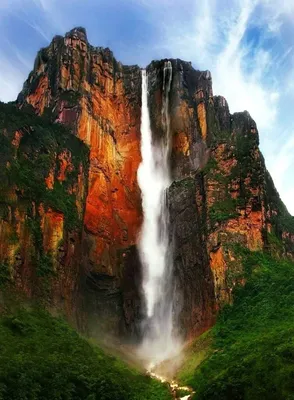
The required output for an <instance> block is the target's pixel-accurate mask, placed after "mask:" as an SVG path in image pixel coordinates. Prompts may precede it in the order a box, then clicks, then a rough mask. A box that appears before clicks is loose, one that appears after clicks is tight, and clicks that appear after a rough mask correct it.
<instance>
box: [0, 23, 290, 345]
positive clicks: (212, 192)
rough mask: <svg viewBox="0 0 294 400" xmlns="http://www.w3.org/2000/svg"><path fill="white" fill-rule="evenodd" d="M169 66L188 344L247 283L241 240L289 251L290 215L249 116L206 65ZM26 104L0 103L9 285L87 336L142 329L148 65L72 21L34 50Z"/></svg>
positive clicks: (154, 112) (153, 82)
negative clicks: (232, 103) (221, 92)
mask: <svg viewBox="0 0 294 400" xmlns="http://www.w3.org/2000/svg"><path fill="white" fill-rule="evenodd" d="M165 61H167V60H162V61H153V62H152V63H151V64H150V65H149V66H148V67H147V71H148V82H149V94H150V96H149V107H150V113H151V125H152V130H153V135H154V140H159V139H160V138H161V137H162V135H163V130H164V129H165V128H166V126H164V122H163V117H162V105H163V87H164V85H163V80H164V65H165ZM170 61H171V64H172V69H173V76H172V82H171V90H170V94H169V110H168V111H169V116H170V127H171V130H170V138H169V140H170V148H171V154H170V166H171V173H172V177H173V181H174V182H173V184H172V185H171V187H170V188H169V191H168V201H169V207H170V223H171V238H173V241H174V274H175V282H176V287H177V304H178V306H179V309H180V310H181V311H180V314H179V318H180V324H179V325H180V328H181V330H182V332H183V333H184V334H185V335H186V337H187V338H191V337H193V336H195V335H197V334H199V333H201V332H203V331H204V330H205V329H207V328H208V327H210V326H211V325H212V324H213V322H214V320H215V316H216V313H217V310H218V309H219V308H220V307H221V306H222V305H223V304H224V303H227V302H229V301H231V291H232V288H233V287H234V285H236V284H237V283H240V282H241V283H242V282H243V281H244V271H242V268H241V267H240V265H241V263H240V259H238V256H237V255H236V254H237V253H236V251H235V249H236V247H235V246H238V245H242V246H245V247H247V248H249V249H251V250H263V249H267V250H270V251H272V252H275V253H276V254H279V255H286V254H287V255H291V254H293V249H294V226H293V225H294V223H293V217H291V216H290V215H289V214H288V213H287V210H286V208H285V206H284V205H283V203H282V202H281V200H280V198H279V195H278V193H277V192H276V189H275V187H274V184H273V182H272V180H271V178H270V176H269V174H268V172H267V171H266V168H265V164H264V160H263V157H262V155H261V153H260V151H259V148H258V131H257V127H256V125H255V122H254V121H253V120H252V118H251V117H250V115H249V114H248V113H247V112H242V113H236V114H233V115H231V114H230V112H229V108H228V105H227V102H226V100H225V99H224V98H223V97H220V96H213V92H212V80H211V75H210V73H209V71H202V72H201V71H196V70H194V69H193V68H192V66H191V64H190V63H187V62H183V61H181V60H170ZM17 106H18V107H19V108H20V109H21V111H18V110H17V109H16V107H15V106H13V105H1V107H2V108H1V110H2V111H1V121H0V123H1V125H0V131H1V132H0V133H1V135H0V140H1V148H0V151H1V160H0V162H1V171H0V174H1V175H0V176H1V182H2V187H1V195H0V196H1V197H0V205H1V208H0V209H1V225H0V238H1V240H0V259H1V274H0V280H1V282H2V283H1V284H3V285H5V287H6V286H7V285H10V286H13V287H14V288H16V290H17V291H22V292H24V293H25V294H26V295H28V296H33V297H34V296H38V297H39V298H41V299H43V300H45V302H46V303H47V305H48V307H50V308H51V309H52V308H54V309H56V310H62V311H63V312H65V313H66V314H67V315H68V318H70V319H71V320H72V321H73V322H74V323H75V324H77V325H78V326H79V327H80V329H83V330H85V331H88V332H90V333H91V334H99V332H101V329H102V330H104V331H107V332H109V333H116V334H118V333H119V334H122V333H123V334H125V335H126V336H128V337H130V336H131V337H138V336H139V332H140V319H141V312H142V311H141V310H142V307H141V300H140V298H141V295H140V285H141V272H140V262H139V258H138V252H137V249H136V243H137V242H138V234H139V231H140V225H141V222H142V209H141V198H140V191H139V188H138V184H137V169H138V166H139V163H140V160H141V154H140V115H141V71H140V68H139V67H137V66H123V65H122V64H121V63H119V62H117V61H116V60H115V58H114V57H113V54H112V53H111V51H110V50H109V49H103V48H100V47H98V48H97V47H93V46H91V45H90V44H89V43H88V40H87V37H86V32H85V30H84V29H83V28H76V29H74V30H72V31H70V32H69V33H67V34H66V35H65V37H61V36H57V37H55V38H54V39H53V41H52V43H51V44H50V46H49V47H47V48H45V49H42V50H41V51H40V52H39V53H38V56H37V58H36V62H35V66H34V69H33V71H32V72H31V74H30V75H29V77H28V80H27V81H26V82H25V84H24V88H23V90H22V92H21V93H20V95H19V97H18V100H17ZM35 114H37V115H39V116H42V117H36V116H35ZM9 115H10V117H9ZM52 123H55V124H52ZM58 123H60V124H58ZM61 125H65V127H62V126H61ZM2 287H4V286H2Z"/></svg>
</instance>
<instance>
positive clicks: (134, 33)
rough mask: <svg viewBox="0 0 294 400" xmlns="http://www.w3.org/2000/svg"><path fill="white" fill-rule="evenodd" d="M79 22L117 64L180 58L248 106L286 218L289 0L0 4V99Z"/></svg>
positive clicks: (29, 0) (234, 105)
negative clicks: (42, 52) (45, 50)
mask: <svg viewBox="0 0 294 400" xmlns="http://www.w3.org/2000/svg"><path fill="white" fill-rule="evenodd" d="M74 26H84V27H85V28H86V29H87V32H88V38H89V41H90V42H91V43H92V44H93V45H96V46H108V47H110V48H111V49H112V50H113V51H114V54H115V56H116V58H117V59H119V60H120V61H122V62H124V63H129V64H139V65H141V66H145V65H146V64H148V63H149V62H150V61H151V60H152V59H158V58H165V57H178V58H182V59H185V60H188V61H192V63H193V65H194V67H195V68H199V69H209V70H211V72H212V77H213V83H214V85H213V86H214V93H215V94H221V95H223V96H225V97H226V98H227V100H228V102H229V105H230V110H231V112H235V111H243V110H245V109H246V110H248V111H249V112H250V114H251V115H252V117H253V118H254V119H255V120H256V122H257V124H258V128H259V133H260V141H261V149H262V151H263V154H264V156H265V160H266V164H267V167H268V169H269V170H270V172H271V174H272V176H273V179H274V182H275V184H276V186H277V188H278V190H279V192H280V194H281V197H282V199H283V200H284V202H285V203H286V205H287V207H288V209H289V211H290V212H291V213H292V214H294V115H293V113H294V0H279V2H277V1H276V0H108V1H106V0H0V35H1V36H0V37H1V41H0V99H1V100H2V101H9V100H14V99H15V98H16V96H17V94H18V92H19V91H20V90H21V87H22V84H23V82H24V80H25V79H26V77H27V75H28V73H29V71H30V70H31V68H32V66H33V61H34V58H35V55H36V52H37V51H38V49H39V48H40V47H44V46H46V45H48V43H49V42H50V41H51V39H52V37H53V36H54V35H55V34H64V33H65V32H66V31H68V30H70V29H71V28H73V27H74Z"/></svg>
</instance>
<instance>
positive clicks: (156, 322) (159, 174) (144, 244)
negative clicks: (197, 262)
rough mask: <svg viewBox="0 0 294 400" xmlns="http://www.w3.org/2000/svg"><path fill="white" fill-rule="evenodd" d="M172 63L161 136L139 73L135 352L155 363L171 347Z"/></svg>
mask: <svg viewBox="0 0 294 400" xmlns="http://www.w3.org/2000/svg"><path fill="white" fill-rule="evenodd" d="M171 80H172V65H171V62H170V61H168V62H166V63H165V66H164V80H163V99H162V104H163V105H162V125H163V127H164V135H163V137H162V138H161V139H158V140H156V141H154V140H153V138H152V132H151V127H150V115H149V109H148V76H147V73H146V71H145V70H143V71H142V115H141V154H142V162H141V164H140V167H139V171H138V182H139V186H140V188H141V192H142V205H143V213H144V221H143V227H142V231H141V240H140V244H139V252H140V258H141V262H142V266H143V294H144V299H145V304H146V318H145V320H144V324H143V334H144V338H143V343H142V346H141V349H140V352H141V354H142V356H143V357H147V358H148V362H149V363H152V364H158V363H160V362H161V361H163V360H164V359H167V358H169V357H171V356H172V355H173V354H174V353H175V352H176V351H177V344H176V340H175V337H174V335H173V318H172V313H173V301H172V297H173V287H172V286H173V285H172V248H171V245H170V241H169V232H168V220H169V218H168V207H167V196H166V190H167V188H168V186H169V185H170V183H171V181H170V174H169V166H168V158H169V154H170V134H169V133H170V118H169V92H170V86H171Z"/></svg>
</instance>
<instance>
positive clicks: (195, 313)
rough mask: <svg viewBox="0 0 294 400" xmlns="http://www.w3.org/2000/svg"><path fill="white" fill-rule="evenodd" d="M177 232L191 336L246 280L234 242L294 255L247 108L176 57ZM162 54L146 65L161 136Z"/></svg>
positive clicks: (289, 225) (173, 205) (180, 283)
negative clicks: (231, 102)
mask: <svg viewBox="0 0 294 400" xmlns="http://www.w3.org/2000/svg"><path fill="white" fill-rule="evenodd" d="M171 63H172V68H173V80H172V86H171V93H170V120H171V144H172V153H171V170H172V174H173V179H174V183H173V184H172V185H171V187H170V189H169V204H170V218H171V234H172V235H173V238H174V268H175V280H176V284H177V292H178V294H179V301H180V302H181V303H182V312H181V313H180V325H181V327H182V328H183V331H184V333H185V335H186V336H188V337H193V336H195V335H197V334H199V333H201V332H202V331H204V330H205V329H207V328H208V327H209V326H211V325H212V324H213V322H214V319H215V316H216V312H217V310H218V309H219V308H220V307H221V306H222V305H223V304H225V303H228V302H230V301H231V292H232V289H233V287H234V286H235V285H236V284H237V283H242V282H243V281H244V276H245V271H243V270H242V269H241V268H240V265H241V263H240V259H238V257H237V256H236V255H235V253H236V254H237V253H238V252H237V251H235V250H236V246H238V245H241V246H245V247H247V248H249V249H250V250H252V251H256V250H270V251H271V252H275V253H278V254H280V255H288V256H291V255H292V256H293V250H294V218H293V217H291V216H290V215H289V213H288V212H287V210H286V208H285V206H284V205H283V203H282V201H281V200H280V198H279V195H278V193H277V191H276V189H275V187H274V184H273V182H272V180H271V178H270V176H269V173H268V172H267V170H266V167H265V163H264V159H263V156H262V154H261V152H260V150H259V148H258V144H259V138H258V131H257V127H256V124H255V122H254V121H253V120H252V118H251V117H250V115H249V114H248V112H246V111H245V112H242V113H235V114H233V115H231V114H230V112H229V108H228V104H227V102H226V100H225V99H224V98H223V97H220V96H213V92H212V80H211V75H210V73H209V71H203V72H201V71H195V70H194V69H193V68H192V66H191V65H190V63H187V62H183V61H181V60H171ZM163 70H164V61H159V62H152V63H151V64H150V66H149V67H148V72H149V76H150V79H149V82H150V83H149V84H150V89H149V91H150V99H149V101H150V110H151V115H152V128H153V133H154V135H155V138H156V137H158V136H160V135H161V131H162V129H163V127H162V123H161V98H162V93H161V92H162V80H163V76H164V73H163Z"/></svg>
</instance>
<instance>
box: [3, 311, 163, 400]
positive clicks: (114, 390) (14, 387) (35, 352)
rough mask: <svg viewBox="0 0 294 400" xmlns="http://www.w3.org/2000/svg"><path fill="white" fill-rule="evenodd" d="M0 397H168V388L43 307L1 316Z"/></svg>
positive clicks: (115, 399) (157, 399)
mask: <svg viewBox="0 0 294 400" xmlns="http://www.w3.org/2000/svg"><path fill="white" fill-rule="evenodd" d="M0 354H1V357H0V399H7V400H8V399H9V400H14V399H15V400H16V399H17V400H19V399H22V400H26V399H28V400H35V399H38V400H40V399H44V400H45V399H48V400H49V399H50V400H53V399H58V400H61V399H62V400H63V399H64V400H71V399H75V400H77V399H83V400H84V399H87V400H98V399H99V400H104V399H105V400H106V399H109V400H110V399H111V400H132V399H133V400H153V399H154V400H161V399H162V400H167V399H170V393H169V390H168V388H167V387H166V386H165V385H163V384H161V383H159V382H157V381H154V380H152V379H151V378H149V377H147V376H142V375H140V374H139V373H138V372H137V371H135V370H133V369H131V368H129V367H127V366H126V365H125V364H124V363H122V362H121V361H119V360H118V359H116V358H115V357H112V356H109V355H106V354H105V353H104V352H103V351H102V350H101V349H99V348H98V347H96V346H92V345H91V344H89V342H88V341H87V340H85V339H83V338H82V337H80V336H79V335H78V334H77V333H76V332H75V331H74V330H73V329H71V328H70V327H69V326H68V325H67V324H66V323H65V322H63V321H62V320H60V319H56V318H53V317H52V316H50V315H49V314H48V313H47V312H45V311H42V310H36V309H32V310H19V311H17V312H14V313H13V314H12V315H5V316H2V317H1V318H0Z"/></svg>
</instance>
